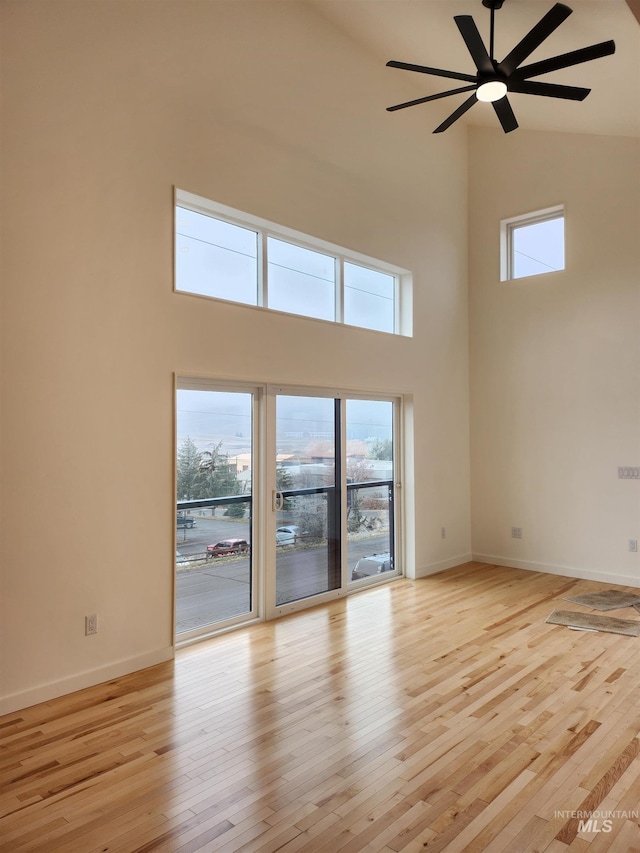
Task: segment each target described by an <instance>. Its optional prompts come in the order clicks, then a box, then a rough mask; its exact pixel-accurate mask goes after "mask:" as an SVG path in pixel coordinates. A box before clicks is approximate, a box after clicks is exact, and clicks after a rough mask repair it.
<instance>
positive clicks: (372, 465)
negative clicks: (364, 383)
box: [346, 400, 395, 582]
mask: <svg viewBox="0 0 640 853" xmlns="http://www.w3.org/2000/svg"><path fill="white" fill-rule="evenodd" d="M393 424H394V412H393V403H392V402H391V401H387V400H347V401H346V436H347V447H346V474H347V572H348V579H349V581H350V582H351V581H361V580H364V579H366V578H372V577H377V576H378V575H383V574H385V573H387V572H393V571H395V566H394V502H393V495H394V470H393V456H394V453H393Z"/></svg>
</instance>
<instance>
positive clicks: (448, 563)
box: [415, 554, 473, 578]
mask: <svg viewBox="0 0 640 853" xmlns="http://www.w3.org/2000/svg"><path fill="white" fill-rule="evenodd" d="M472 559H473V558H472V556H471V554H459V555H458V556H457V557H450V558H449V559H448V560H441V561H440V562H439V563H430V564H429V565H428V566H425V567H424V568H422V569H416V575H415V576H416V578H426V577H428V576H429V575H437V574H438V572H444V571H445V570H446V569H453V568H455V567H456V566H461V565H462V564H463V563H468V562H470V561H471V560H472Z"/></svg>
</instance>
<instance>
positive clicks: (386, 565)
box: [351, 551, 393, 581]
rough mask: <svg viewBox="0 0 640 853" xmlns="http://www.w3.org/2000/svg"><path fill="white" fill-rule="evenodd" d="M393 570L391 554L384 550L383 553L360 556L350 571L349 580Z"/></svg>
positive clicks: (357, 579)
mask: <svg viewBox="0 0 640 853" xmlns="http://www.w3.org/2000/svg"><path fill="white" fill-rule="evenodd" d="M392 570H393V562H392V560H391V554H390V553H389V552H388V551H386V552H385V553H383V554H371V556H369V557H361V558H360V559H359V560H358V562H357V563H356V564H355V567H354V569H353V571H352V572H351V580H352V581H359V580H362V578H370V577H372V576H373V575H381V574H382V572H390V571H392Z"/></svg>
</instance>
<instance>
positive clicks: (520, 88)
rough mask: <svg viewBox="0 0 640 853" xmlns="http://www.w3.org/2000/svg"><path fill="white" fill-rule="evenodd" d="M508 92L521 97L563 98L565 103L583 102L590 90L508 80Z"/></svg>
mask: <svg viewBox="0 0 640 853" xmlns="http://www.w3.org/2000/svg"><path fill="white" fill-rule="evenodd" d="M509 91H510V92H520V93H522V94H523V95H542V96H543V97H546V98H564V99H566V100H567V101H584V99H585V98H586V97H587V95H588V94H589V92H590V91H591V89H584V88H583V87H582V86H559V85H558V84H557V83H538V82H537V81H535V80H514V79H513V77H512V78H511V80H509Z"/></svg>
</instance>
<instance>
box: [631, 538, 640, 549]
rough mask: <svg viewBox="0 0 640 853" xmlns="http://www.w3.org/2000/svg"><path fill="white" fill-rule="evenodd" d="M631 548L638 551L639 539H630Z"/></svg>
mask: <svg viewBox="0 0 640 853" xmlns="http://www.w3.org/2000/svg"><path fill="white" fill-rule="evenodd" d="M629 550H630V551H637V550H638V540H637V539H629Z"/></svg>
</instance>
